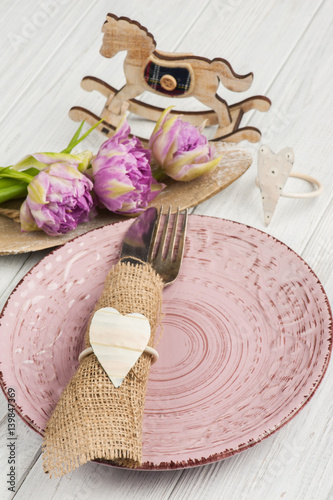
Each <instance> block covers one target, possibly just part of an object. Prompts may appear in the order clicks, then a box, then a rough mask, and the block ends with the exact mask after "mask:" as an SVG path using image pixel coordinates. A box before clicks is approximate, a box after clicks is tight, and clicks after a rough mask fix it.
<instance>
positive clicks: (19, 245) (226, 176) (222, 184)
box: [0, 143, 252, 255]
mask: <svg viewBox="0 0 333 500" xmlns="http://www.w3.org/2000/svg"><path fill="white" fill-rule="evenodd" d="M214 146H215V148H216V150H217V153H218V154H222V153H223V154H224V156H223V157H222V159H221V161H220V163H219V165H218V166H217V167H216V169H215V170H214V171H213V172H211V173H209V174H206V175H203V176H201V177H199V178H197V179H195V180H193V181H190V182H176V181H173V180H172V179H169V180H168V181H166V182H165V183H166V184H167V187H166V188H165V189H164V190H163V191H162V192H161V193H160V194H159V195H158V196H157V197H156V198H155V199H154V200H153V201H152V202H151V203H150V206H155V207H160V206H161V205H163V206H165V207H168V206H169V205H171V207H172V210H173V211H174V210H176V208H177V207H178V206H179V207H180V209H181V210H184V209H185V208H192V207H195V206H196V205H198V204H199V203H202V202H203V201H205V200H207V199H208V198H211V197H212V196H214V195H215V194H217V193H218V192H220V191H222V189H224V188H226V187H227V186H229V185H230V184H232V183H233V182H234V181H236V180H237V179H238V178H239V177H240V176H241V175H243V174H244V172H246V170H247V169H248V168H249V167H250V165H251V163H252V154H251V152H250V151H248V150H246V149H243V148H240V147H239V146H238V145H237V144H230V143H214ZM20 203H21V202H20V201H16V202H11V203H9V204H7V205H6V206H7V207H11V208H17V209H18V208H19V206H20ZM4 205H5V204H4ZM126 218H127V217H124V216H120V215H116V214H113V213H111V212H109V211H107V210H101V211H99V213H98V215H97V216H96V217H95V218H94V219H92V220H91V221H89V222H85V223H83V224H80V225H79V226H78V227H77V228H76V229H74V230H73V231H71V232H69V233H67V234H64V235H62V236H48V235H47V234H46V233H44V232H42V231H40V232H39V231H35V232H32V233H23V232H21V228H20V225H19V223H17V222H14V221H13V220H10V219H8V218H7V217H5V216H2V215H1V216H0V255H9V254H19V253H25V252H35V251H38V250H44V249H46V248H52V247H56V246H59V245H63V244H64V243H66V242H67V241H70V240H72V239H73V238H75V237H76V236H80V235H81V234H84V233H87V232H89V231H91V230H92V229H97V228H99V227H102V226H105V225H107V224H112V223H114V222H118V221H121V220H124V219H126Z"/></svg>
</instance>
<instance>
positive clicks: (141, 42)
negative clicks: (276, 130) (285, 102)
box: [69, 14, 271, 142]
mask: <svg viewBox="0 0 333 500" xmlns="http://www.w3.org/2000/svg"><path fill="white" fill-rule="evenodd" d="M102 31H103V33H104V37H103V44H102V47H101V51H100V52H101V54H102V55H103V56H104V57H108V58H111V57H113V56H115V55H116V54H117V53H118V52H119V51H123V50H124V51H127V55H126V58H125V61H124V74H125V77H126V84H125V85H124V87H122V88H121V89H120V90H116V89H114V88H113V87H111V86H110V85H109V84H107V83H105V82H104V81H102V80H100V79H99V78H95V77H93V76H86V77H85V78H83V80H82V82H81V85H82V87H83V88H84V89H85V90H87V91H89V92H91V91H93V90H97V91H99V92H100V93H102V94H103V95H104V96H105V97H106V98H107V101H106V105H105V107H104V109H103V111H102V113H101V116H100V117H99V116H97V115H95V114H93V113H92V112H90V111H89V110H87V109H85V108H82V107H78V106H75V107H73V108H71V110H70V112H69V116H70V117H71V118H72V119H73V120H75V121H82V120H86V121H87V122H88V123H90V124H91V125H94V124H95V123H96V122H97V121H99V120H100V119H101V118H104V121H103V123H102V124H100V125H99V126H98V128H99V130H100V131H101V132H103V133H104V134H105V135H107V136H111V135H112V134H113V132H114V130H115V128H116V127H117V125H118V122H119V119H120V117H121V115H122V114H123V113H124V112H125V111H127V110H128V111H130V112H132V113H134V114H137V115H139V116H141V117H143V118H146V119H148V120H153V121H157V120H158V118H159V116H160V114H161V113H162V111H163V109H162V108H159V107H156V106H152V105H149V104H146V103H144V102H140V101H138V100H136V99H135V97H137V96H139V95H140V94H142V93H143V92H144V91H149V92H153V93H155V94H159V95H164V96H168V97H175V98H181V97H190V96H191V97H195V98H196V99H198V100H199V101H200V102H202V103H203V104H205V105H207V106H208V107H210V108H211V109H209V110H207V111H177V110H173V111H172V113H173V114H177V115H179V114H181V115H183V116H182V119H184V120H186V121H188V122H190V123H192V124H194V125H200V124H201V123H202V121H203V120H207V122H206V124H207V125H208V126H209V125H216V124H218V128H217V131H216V135H215V138H214V139H213V140H214V141H221V140H223V141H230V142H239V141H242V140H248V141H250V142H258V141H259V140H260V138H261V133H260V131H259V130H258V129H256V128H254V127H243V128H239V125H240V122H241V119H242V116H243V114H244V113H246V112H247V111H250V110H253V109H256V110H258V111H268V109H269V108H270V105H271V102H270V100H269V99H268V98H267V97H265V96H261V95H258V96H254V97H251V98H248V99H245V100H243V101H241V102H238V103H236V104H233V105H231V106H228V104H227V102H226V101H225V100H224V99H222V98H221V97H220V96H218V95H217V94H216V92H217V88H218V86H219V82H221V83H222V84H223V85H224V86H225V87H226V88H227V89H229V90H232V91H234V92H243V91H245V90H247V89H248V88H249V87H250V86H251V84H252V80H253V74H252V73H249V74H247V75H238V74H236V73H235V72H234V70H233V69H232V67H231V65H230V64H229V63H228V61H226V60H224V59H221V58H216V59H213V60H209V59H206V58H204V57H198V56H194V55H192V54H180V53H166V52H161V51H157V50H155V47H156V42H155V40H154V37H153V35H152V34H151V33H149V32H148V30H147V29H146V28H145V27H144V26H142V25H141V24H140V23H138V22H137V21H133V20H131V19H129V18H127V17H117V16H115V15H114V14H108V15H107V18H106V21H105V23H104V25H103V28H102ZM141 139H142V138H141ZM142 141H143V142H147V140H146V139H142Z"/></svg>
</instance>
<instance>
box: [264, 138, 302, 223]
mask: <svg viewBox="0 0 333 500" xmlns="http://www.w3.org/2000/svg"><path fill="white" fill-rule="evenodd" d="M293 164H294V152H293V150H292V148H284V149H282V150H281V151H279V153H274V152H273V151H272V150H271V149H270V148H269V147H268V146H266V145H264V144H263V145H262V146H261V147H260V149H259V151H258V180H259V188H260V191H261V198H262V204H263V209H264V220H265V224H266V226H268V224H269V223H270V221H271V220H272V217H273V213H274V211H275V208H276V205H277V203H278V201H279V198H280V196H281V194H282V191H283V188H284V185H285V183H286V182H287V180H288V177H289V175H290V172H291V169H292V167H293Z"/></svg>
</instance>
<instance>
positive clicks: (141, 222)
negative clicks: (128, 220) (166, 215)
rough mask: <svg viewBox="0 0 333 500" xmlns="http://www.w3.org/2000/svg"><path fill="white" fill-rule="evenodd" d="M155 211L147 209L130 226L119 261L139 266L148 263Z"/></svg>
mask: <svg viewBox="0 0 333 500" xmlns="http://www.w3.org/2000/svg"><path fill="white" fill-rule="evenodd" d="M157 215H158V212H157V209H156V208H155V207H151V208H148V209H147V210H145V211H144V212H142V214H140V215H139V216H138V217H137V218H136V219H135V221H134V222H133V223H132V224H131V226H130V227H129V229H128V230H127V232H126V234H125V238H124V241H123V245H122V249H121V255H120V260H121V262H131V263H132V264H140V261H141V262H147V261H148V255H149V248H150V244H151V242H152V239H153V234H154V228H155V222H156V220H157Z"/></svg>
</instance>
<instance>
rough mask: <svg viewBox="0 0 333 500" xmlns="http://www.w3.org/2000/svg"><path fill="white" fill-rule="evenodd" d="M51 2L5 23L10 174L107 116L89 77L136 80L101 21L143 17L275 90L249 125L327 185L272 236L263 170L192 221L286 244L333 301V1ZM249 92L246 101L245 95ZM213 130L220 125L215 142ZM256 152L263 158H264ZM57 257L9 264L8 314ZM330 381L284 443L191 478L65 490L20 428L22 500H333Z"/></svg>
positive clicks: (4, 276)
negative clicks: (30, 276) (18, 290)
mask: <svg viewBox="0 0 333 500" xmlns="http://www.w3.org/2000/svg"><path fill="white" fill-rule="evenodd" d="M45 3H47V2H45ZM49 3H50V4H51V2H49ZM42 4H43V2H41V3H38V4H36V3H33V4H32V3H30V2H26V3H25V4H23V3H22V2H19V1H18V0H13V1H12V2H10V5H8V6H7V7H6V9H4V12H3V18H2V20H3V28H2V31H1V34H0V37H1V42H2V45H3V46H4V47H6V50H3V51H2V52H1V55H0V62H1V68H2V74H1V79H0V90H1V91H0V105H1V111H2V113H1V117H0V126H1V138H2V141H1V164H2V165H7V164H10V163H12V162H14V161H17V160H19V159H20V158H21V157H22V156H24V155H25V154H26V153H28V152H34V151H43V150H44V151H45V150H48V149H50V148H52V149H54V150H57V149H58V150H61V149H63V148H64V147H65V145H66V142H67V141H68V138H69V137H71V136H72V135H73V133H74V130H75V128H76V125H75V124H74V123H73V122H72V121H71V120H70V119H69V118H68V117H67V113H68V111H69V109H70V108H71V107H72V106H74V105H83V106H84V107H86V108H89V109H91V110H92V111H93V112H95V113H97V114H98V113H99V111H100V109H102V107H103V106H104V103H105V97H104V96H102V95H98V93H96V92H92V93H91V94H90V93H87V92H86V91H84V90H83V89H81V88H80V82H81V80H82V78H83V77H84V76H85V75H87V74H93V75H94V76H96V77H98V78H100V79H102V80H105V81H107V82H108V83H110V85H112V86H113V87H115V88H121V86H122V85H123V84H124V83H125V81H124V77H123V72H122V64H123V61H124V57H123V54H118V55H117V56H116V57H115V58H113V59H112V60H109V59H105V58H103V57H102V56H99V55H98V52H99V48H100V45H101V41H102V34H101V32H100V28H101V23H102V22H103V20H104V19H105V16H106V14H107V13H108V12H109V11H110V10H111V11H112V12H114V13H115V14H117V15H118V16H127V17H130V18H132V19H137V20H138V21H139V22H140V23H141V24H143V25H144V26H148V27H149V30H150V31H151V32H152V33H153V34H154V37H155V38H156V40H158V44H159V47H161V48H163V50H166V51H169V52H175V51H177V52H183V53H188V52H192V53H194V54H200V55H202V56H204V57H207V58H214V57H217V56H220V57H223V58H225V59H227V60H230V61H232V65H233V67H234V69H235V71H236V72H238V73H241V74H246V73H248V72H250V71H253V73H254V76H255V78H254V82H253V85H252V87H251V94H252V93H260V94H261V93H264V94H265V95H267V96H268V97H269V98H270V99H271V100H272V102H273V106H272V108H271V109H270V111H269V112H268V113H264V114H261V113H253V116H252V115H251V112H250V113H249V114H248V117H244V119H243V120H244V123H245V124H247V123H251V125H254V126H256V127H258V128H259V129H260V130H261V131H262V133H263V142H264V143H266V144H268V145H269V146H270V147H271V148H272V149H273V150H274V151H275V150H276V151H278V150H280V149H282V148H283V147H287V146H291V147H292V148H293V149H294V152H295V165H294V169H295V170H297V171H301V172H304V173H307V174H310V175H312V176H313V177H316V178H318V179H319V180H321V181H322V182H324V193H323V194H322V195H320V196H319V197H318V198H316V199H314V200H290V199H287V198H286V199H280V201H279V204H278V207H277V209H276V211H275V214H274V219H273V221H272V223H271V224H270V226H269V228H268V229H265V227H264V224H263V220H262V206H261V200H260V194H259V190H258V189H257V188H256V187H255V184H254V179H255V176H256V164H255V163H254V164H253V165H252V166H251V168H250V169H249V170H248V171H247V172H246V173H245V174H244V175H243V176H242V178H241V179H240V180H239V181H238V182H237V183H235V184H233V185H230V186H229V187H228V188H227V189H225V190H224V191H222V192H221V193H219V194H217V195H216V196H214V198H213V199H211V200H209V201H206V202H204V203H202V204H201V205H200V206H199V207H198V208H196V209H195V213H198V214H200V213H202V214H206V215H211V216H217V217H225V218H229V219H232V220H235V221H238V222H242V223H245V224H249V225H252V226H254V227H257V228H259V229H261V230H265V231H267V232H268V233H269V234H272V235H274V236H275V237H277V238H279V239H281V240H282V241H283V242H284V243H286V244H288V245H289V246H291V248H293V249H294V250H295V251H297V252H298V253H299V254H300V255H301V256H302V257H303V258H304V259H305V260H306V261H307V262H308V264H309V265H310V266H311V267H312V268H313V270H314V271H315V272H316V274H317V275H318V277H319V278H320V280H321V281H322V283H323V285H324V287H325V289H326V292H327V294H328V296H329V298H330V301H331V303H332V302H333V273H332V261H333V251H332V237H333V227H332V218H333V203H332V190H331V189H330V186H331V185H332V182H333V171H332V168H331V158H332V153H333V151H332V139H331V107H332V97H331V88H330V83H329V82H330V81H331V80H332V76H333V75H332V67H333V45H332V27H331V19H332V13H333V12H332V4H331V2H330V1H329V0H316V1H315V2H313V1H311V0H304V1H303V2H280V1H278V0H265V1H264V0H258V1H256V2H241V1H237V0H227V1H218V0H207V1H205V2H199V0H193V1H192V2H188V3H184V4H182V6H181V7H180V5H179V2H178V1H176V0H170V1H169V2H164V3H163V2H162V3H159V5H158V9H157V8H156V4H155V3H153V2H152V1H151V0H142V1H141V2H135V1H134V0H128V1H127V2H123V1H121V0H115V1H114V2H112V7H110V2H109V1H106V0H100V1H99V2H97V0H93V1H91V2H88V1H87V0H78V1H77V2H75V4H72V3H70V2H65V1H63V0H61V1H60V0H59V1H57V0H54V2H53V4H54V5H55V7H54V13H53V14H51V13H46V16H45V15H43V13H44V12H46V11H45V8H43V7H42ZM43 23H44V25H43ZM29 27H30V31H29ZM18 37H19V38H18ZM20 37H21V38H20ZM218 92H219V93H221V96H222V98H223V99H226V100H227V102H228V103H232V102H233V99H234V97H233V95H232V93H230V91H228V90H226V89H223V88H221V89H219V90H218ZM249 95H250V94H249V91H247V92H244V94H242V98H243V96H244V97H245V98H246V97H248V96H249ZM140 99H141V98H140ZM142 99H144V101H145V102H149V103H150V104H152V105H156V106H161V105H162V106H164V107H166V106H167V105H170V104H172V103H173V101H172V102H170V99H168V98H160V97H159V96H157V95H153V94H152V93H146V94H144V96H142ZM161 99H162V104H161ZM183 101H184V102H183ZM179 102H180V101H179ZM177 103H178V101H177ZM181 104H182V108H184V109H188V110H190V111H192V110H198V111H202V110H203V109H206V108H205V107H203V106H202V105H201V104H200V103H197V102H196V101H193V100H191V99H189V100H185V99H184V100H182V101H181ZM177 105H178V104H177ZM131 119H132V122H133V127H132V130H133V131H134V133H138V134H139V135H143V136H146V135H147V134H148V133H149V130H151V129H150V127H149V125H148V124H146V123H145V122H144V121H143V120H134V119H133V117H131ZM214 133H215V130H214V127H212V130H211V137H213V135H214ZM102 140H103V138H101V137H100V134H99V133H97V132H96V133H94V134H92V135H91V136H90V138H89V139H88V140H87V141H86V142H85V144H86V147H87V148H93V149H96V148H98V146H99V145H100V144H101V142H102ZM250 148H252V149H251V150H252V152H253V154H254V155H255V154H256V151H257V149H256V147H254V146H250ZM293 182H295V184H294V183H293ZM290 184H291V187H290ZM287 188H288V190H289V191H291V190H292V191H295V190H296V191H298V190H299V191H300V190H302V188H303V183H301V182H297V181H288V182H287V184H286V189H287ZM46 253H47V252H46V251H42V252H36V253H33V254H31V255H29V254H26V255H16V256H1V257H0V266H1V278H0V293H1V305H3V304H4V303H5V300H6V298H7V297H8V295H9V294H10V292H11V290H12V289H13V288H14V287H15V285H16V284H17V282H18V281H19V279H20V278H21V277H23V276H24V274H25V273H26V272H27V271H28V270H29V269H30V268H31V267H32V266H33V265H34V263H36V262H38V261H39V260H40V259H41V258H42V256H43V255H45V254H46ZM332 376H333V373H332V364H330V366H329V368H328V371H327V373H326V376H325V377H324V380H323V382H322V384H321V386H320V387H319V389H318V391H317V393H316V395H315V396H314V398H313V399H312V401H311V402H310V403H309V404H308V405H307V406H306V407H305V408H304V409H303V410H302V411H301V412H300V413H299V415H298V416H297V417H296V418H295V419H294V420H293V421H291V422H290V423H289V424H288V425H287V426H286V427H284V428H283V429H281V430H280V431H279V432H278V433H276V434H275V435H274V436H271V437H270V438H268V439H267V440H264V441H263V442H262V443H260V444H259V445H257V446H256V447H254V448H252V449H250V450H247V451H246V452H245V453H242V454H240V455H238V456H236V457H232V458H229V459H227V460H225V461H223V462H220V463H216V464H212V465H207V466H204V467H200V468H196V469H192V470H187V471H174V472H154V473H150V472H134V471H123V470H117V469H110V468H108V467H105V466H100V465H98V464H87V465H85V466H84V467H82V468H81V469H79V470H78V471H76V472H75V473H73V474H71V475H69V476H68V477H64V478H63V479H61V480H49V478H48V477H47V476H46V475H44V473H43V472H42V463H41V458H40V457H39V453H40V451H39V448H40V444H41V440H40V438H39V436H36V435H35V433H34V432H33V431H31V430H30V429H29V428H27V427H26V426H25V424H24V423H23V422H20V423H19V425H18V431H17V432H18V439H19V442H18V449H17V450H18V451H17V454H18V459H19V470H18V479H17V489H18V491H17V493H16V498H17V499H22V500H23V499H24V500H26V499H27V500H28V499H35V498H36V497H40V498H52V499H54V500H58V499H59V500H60V499H61V500H69V499H73V498H79V499H85V498H89V499H94V498H96V499H97V498H98V499H99V500H104V499H108V498H110V495H111V496H113V497H115V498H117V499H120V500H121V499H125V498H126V499H131V500H132V499H147V500H155V499H156V498H158V499H163V500H164V499H172V500H174V499H175V500H183V499H184V500H185V499H186V500H187V499H189V498H190V499H191V500H192V499H194V500H197V499H198V500H199V499H200V500H201V499H205V498H207V499H209V500H211V499H219V500H220V499H228V500H229V499H231V500H239V499H241V500H254V499H255V500H266V499H267V498H269V499H270V500H280V499H283V500H313V499H318V500H319V499H320V500H326V499H330V498H332V491H333V481H332V467H333V463H332V456H333V440H332V435H333V428H332V425H333V424H332V422H333V418H332V416H333V408H332V398H331V394H332ZM0 402H1V405H0V418H1V424H0V432H1V435H0V440H1V441H0V451H1V453H0V465H1V474H0V496H1V498H4V499H7V498H10V492H8V490H7V487H6V478H5V474H4V472H5V471H6V467H7V466H8V464H7V453H6V449H5V439H6V434H7V417H6V406H7V405H6V402H5V399H4V397H2V396H1V399H0Z"/></svg>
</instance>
